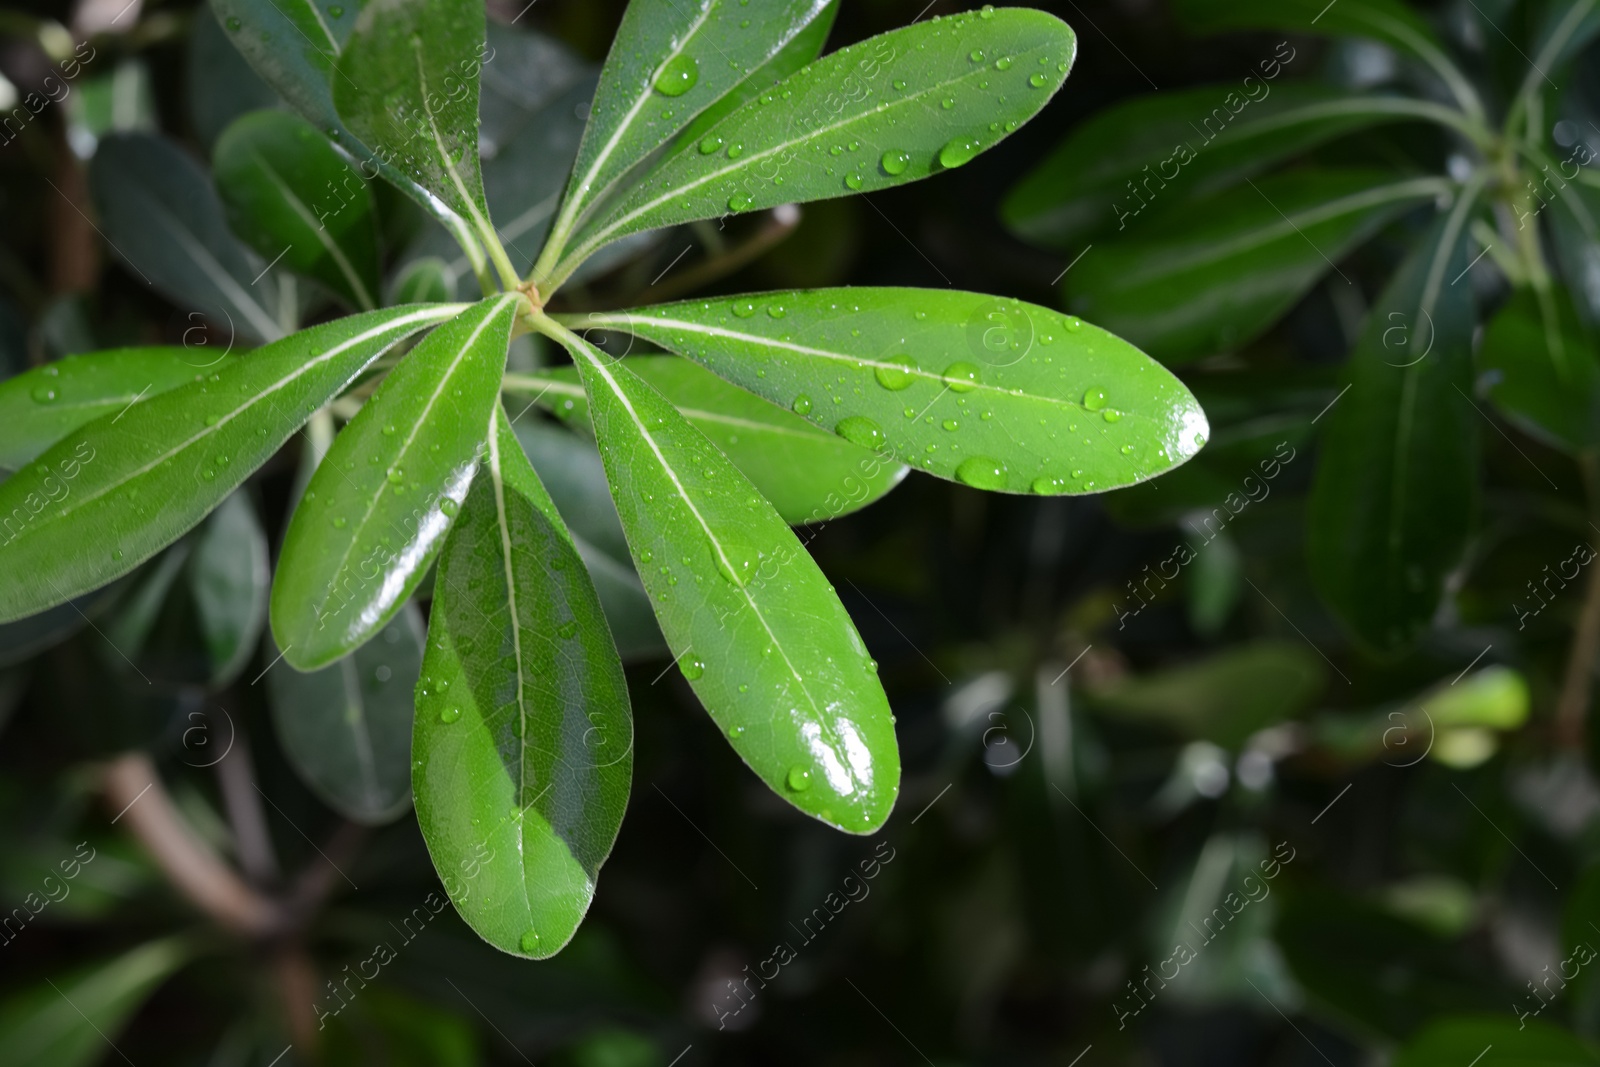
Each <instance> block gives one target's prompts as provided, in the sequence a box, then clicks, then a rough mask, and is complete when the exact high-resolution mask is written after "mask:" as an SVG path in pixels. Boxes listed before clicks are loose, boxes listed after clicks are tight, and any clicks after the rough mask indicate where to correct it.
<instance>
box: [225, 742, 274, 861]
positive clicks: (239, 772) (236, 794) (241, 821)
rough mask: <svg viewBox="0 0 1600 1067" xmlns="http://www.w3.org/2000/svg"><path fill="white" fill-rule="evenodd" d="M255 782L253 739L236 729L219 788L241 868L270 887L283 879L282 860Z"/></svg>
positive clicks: (226, 756)
mask: <svg viewBox="0 0 1600 1067" xmlns="http://www.w3.org/2000/svg"><path fill="white" fill-rule="evenodd" d="M254 783H255V770H254V769H253V767H252V766H251V760H250V743H249V740H248V739H247V738H246V736H245V733H244V731H243V730H236V731H235V732H234V736H233V747H231V748H229V749H228V752H227V754H226V755H224V756H223V757H222V758H221V759H220V760H218V761H217V785H218V786H219V787H220V788H221V790H222V803H223V805H224V806H225V807H226V808H227V809H228V823H229V825H231V826H232V827H233V841H234V847H235V849H236V850H237V852H238V856H239V866H240V867H241V868H242V869H243V870H244V874H245V877H246V878H248V879H250V881H251V882H253V883H254V884H256V885H258V886H270V885H275V884H276V883H277V881H278V878H279V871H278V857H277V855H276V854H275V853H274V852H273V851H272V835H271V834H270V833H269V832H268V830H267V815H266V812H265V811H263V810H262V808H261V799H260V796H259V795H258V794H257V793H256V790H255V784H254Z"/></svg>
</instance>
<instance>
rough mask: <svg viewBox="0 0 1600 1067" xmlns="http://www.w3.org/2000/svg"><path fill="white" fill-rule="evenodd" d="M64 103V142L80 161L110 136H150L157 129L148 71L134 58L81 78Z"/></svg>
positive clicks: (152, 91)
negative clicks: (65, 121) (134, 133)
mask: <svg viewBox="0 0 1600 1067" xmlns="http://www.w3.org/2000/svg"><path fill="white" fill-rule="evenodd" d="M64 103H65V104H66V110H67V123H66V127H67V143H68V144H69V145H71V146H72V150H73V152H74V153H76V154H77V156H78V158H80V159H88V158H90V157H91V156H93V155H94V154H95V151H96V150H97V148H98V146H99V145H100V142H101V141H102V140H103V139H105V138H106V137H108V136H110V135H112V134H114V133H133V132H135V131H140V132H145V133H152V134H153V133H155V132H156V130H157V129H158V125H157V119H156V99H155V91H154V89H152V87H151V85H150V68H149V67H148V66H147V65H146V64H145V62H144V60H142V59H140V58H138V57H137V56H129V57H126V58H124V59H121V60H119V61H118V62H117V64H116V66H115V67H113V68H112V70H111V72H110V73H108V74H94V75H91V76H90V77H87V78H84V79H83V81H81V82H79V83H78V84H77V86H76V91H75V92H71V95H69V96H67V97H66V98H65V100H64Z"/></svg>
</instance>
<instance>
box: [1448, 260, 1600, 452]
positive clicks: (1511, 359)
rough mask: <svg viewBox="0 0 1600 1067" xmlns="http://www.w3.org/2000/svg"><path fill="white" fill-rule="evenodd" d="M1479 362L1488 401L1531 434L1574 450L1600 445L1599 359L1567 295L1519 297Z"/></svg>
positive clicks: (1487, 339) (1556, 291)
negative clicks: (1487, 384) (1486, 387)
mask: <svg viewBox="0 0 1600 1067" xmlns="http://www.w3.org/2000/svg"><path fill="white" fill-rule="evenodd" d="M1478 361H1479V365H1480V366H1481V367H1482V369H1483V370H1484V371H1485V372H1487V376H1488V378H1489V380H1490V385H1489V389H1488V393H1489V398H1490V399H1491V400H1493V401H1494V403H1495V406H1497V407H1499V408H1500V409H1501V410H1502V411H1503V412H1505V414H1506V415H1507V417H1508V418H1510V419H1511V421H1512V422H1514V423H1516V424H1517V425H1518V426H1519V427H1520V428H1521V429H1523V430H1524V431H1525V432H1527V433H1529V434H1531V435H1532V436H1534V437H1537V438H1539V439H1540V440H1543V441H1545V442H1546V443H1548V444H1550V445H1552V446H1553V447H1556V448H1562V449H1565V450H1567V451H1569V452H1581V451H1583V450H1584V449H1586V448H1590V447H1592V446H1594V445H1597V444H1600V360H1597V358H1596V350H1595V343H1594V339H1593V337H1592V336H1591V335H1590V334H1589V332H1588V331H1587V330H1586V329H1585V328H1584V326H1583V324H1582V323H1581V322H1580V321H1579V319H1578V314H1577V310H1576V309H1575V308H1574V307H1573V304H1572V299H1571V297H1569V296H1568V295H1567V293H1566V290H1564V289H1561V288H1559V287H1551V288H1549V289H1547V290H1545V291H1544V292H1537V291H1535V290H1532V289H1524V290H1521V291H1519V292H1517V293H1516V294H1514V295H1513V296H1512V298H1511V300H1510V301H1509V302H1508V303H1507V304H1506V305H1505V306H1504V307H1503V308H1501V309H1500V311H1499V312H1498V313H1497V314H1496V315H1495V317H1494V319H1493V321H1491V322H1490V323H1489V329H1488V332H1487V333H1486V334H1485V335H1484V338H1483V347H1482V350H1481V351H1480V352H1479V354H1478Z"/></svg>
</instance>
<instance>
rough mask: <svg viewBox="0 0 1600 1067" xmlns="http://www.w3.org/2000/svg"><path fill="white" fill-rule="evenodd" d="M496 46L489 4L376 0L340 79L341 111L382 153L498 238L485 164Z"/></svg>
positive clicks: (365, 11)
mask: <svg viewBox="0 0 1600 1067" xmlns="http://www.w3.org/2000/svg"><path fill="white" fill-rule="evenodd" d="M308 2H309V0H308ZM487 54H488V45H487V43H486V42H485V39H484V13H483V7H482V5H480V4H476V3H456V2H437V0H367V3H365V4H364V5H363V7H362V9H361V14H360V15H359V16H358V17H357V19H356V23H355V29H354V32H352V33H351V35H350V39H349V40H348V41H347V42H346V44H345V47H344V50H343V51H342V52H341V53H340V55H339V58H338V60H337V62H336V66H335V71H334V78H333V82H332V85H333V102H334V106H335V107H336V108H337V110H338V113H339V115H340V116H341V117H342V118H343V119H344V121H345V123H346V125H348V126H349V128H350V131H351V132H352V133H354V134H355V135H356V136H357V137H358V138H360V139H361V140H362V142H364V143H365V144H366V145H367V146H368V147H369V148H370V149H371V150H372V151H373V153H374V154H375V155H376V156H377V158H379V159H380V160H382V161H383V162H384V163H385V164H386V165H388V166H390V167H393V168H395V169H396V170H398V171H399V172H400V173H402V174H404V175H405V176H406V177H407V178H409V179H410V180H411V181H413V182H415V183H416V184H417V185H419V186H420V187H422V188H423V189H426V190H427V191H428V192H429V193H431V194H432V195H433V196H434V197H437V198H438V199H439V201H441V202H442V203H444V204H445V205H447V206H448V207H449V209H450V210H451V211H453V212H454V213H455V214H456V215H458V216H459V217H461V218H462V219H465V220H467V221H468V222H469V223H470V224H471V225H472V227H473V229H474V230H475V231H476V232H477V233H478V234H479V235H481V236H487V237H488V238H489V239H490V240H492V239H493V227H492V226H490V224H489V208H488V205H487V204H486V203H485V202H484V197H483V175H482V173H481V171H480V170H479V166H478V76H479V73H480V72H481V70H482V67H483V57H484V56H485V55H487Z"/></svg>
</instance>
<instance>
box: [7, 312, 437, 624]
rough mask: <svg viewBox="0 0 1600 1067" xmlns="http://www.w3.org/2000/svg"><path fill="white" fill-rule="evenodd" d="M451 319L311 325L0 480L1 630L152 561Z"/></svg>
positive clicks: (408, 315)
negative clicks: (353, 390)
mask: <svg viewBox="0 0 1600 1067" xmlns="http://www.w3.org/2000/svg"><path fill="white" fill-rule="evenodd" d="M459 312H460V308H459V307H458V306H451V305H446V306H445V307H443V308H438V307H420V308H419V307H416V306H411V307H405V308H393V309H390V310H386V311H375V312H369V313H368V314H365V315H353V316H351V317H350V318H347V319H341V320H339V321H338V322H330V323H327V324H325V325H322V326H314V327H312V328H311V329H309V330H302V331H300V332H299V333H296V334H294V335H292V336H290V337H286V338H284V339H283V340H282V341H279V342H277V343H276V344H272V345H268V346H266V347H265V348H261V349H258V350H256V351H255V352H252V353H251V354H250V358H249V359H242V360H239V361H237V362H235V363H231V364H228V365H226V366H224V367H223V368H222V369H221V370H220V371H218V372H217V373H216V374H215V375H213V376H212V377H214V378H216V381H212V380H211V379H210V378H208V379H207V380H205V381H203V382H192V383H190V384H188V385H184V386H179V387H178V388H176V389H173V390H170V391H169V392H166V393H162V394H161V395H160V396H156V397H152V398H150V399H148V400H143V401H141V402H140V403H138V404H135V405H134V406H133V407H131V408H129V409H128V411H127V413H126V414H124V415H121V416H102V417H101V418H100V419H98V420H96V421H95V422H92V423H89V424H88V425H86V426H84V427H83V428H82V429H80V430H77V431H74V432H73V433H72V434H70V435H69V436H67V437H66V438H64V439H63V440H62V441H60V442H59V443H57V444H56V445H54V446H52V447H51V448H50V449H49V450H47V451H46V452H45V453H44V454H43V455H42V456H40V457H39V459H38V460H37V461H35V462H34V463H32V464H30V465H29V466H28V467H27V468H25V469H24V470H22V471H19V472H18V473H17V474H15V475H13V476H12V477H11V478H10V479H8V480H7V481H6V482H5V483H4V484H0V535H4V537H5V541H4V542H3V546H4V548H5V551H6V561H7V562H6V567H5V568H4V569H3V570H0V622H9V621H10V620H12V619H18V618H21V617H22V616H24V615H31V614H33V613H35V612H38V611H43V610H44V609H45V608H47V607H50V606H52V605H55V604H59V603H62V602H63V601H66V600H67V599H69V598H71V597H74V596H77V595H79V594H81V593H86V592H88V591H89V590H91V589H94V588H96V587H98V586H101V585H104V584H106V583H107V582H109V581H111V580H112V579H113V578H117V577H120V576H121V575H124V574H126V573H127V572H129V571H131V570H132V569H133V568H135V567H137V566H138V565H139V564H140V563H143V562H144V561H145V560H147V559H149V558H150V557H151V556H153V555H155V554H156V553H157V552H159V551H160V550H161V549H163V548H165V547H166V546H167V545H169V544H171V543H172V542H173V541H174V540H176V539H177V538H179V537H180V536H182V535H183V534H184V533H186V532H188V531H189V530H190V529H191V528H193V527H194V526H195V525H196V524H197V523H198V522H199V521H200V520H201V519H203V518H204V517H205V516H206V515H207V513H209V512H210V511H211V509H212V508H215V507H216V506H217V505H218V504H220V503H222V501H223V500H224V499H226V498H227V496H228V495H229V494H230V493H232V492H233V491H234V490H235V489H237V488H238V487H239V485H240V484H241V483H243V481H244V480H245V479H246V478H248V477H249V476H250V474H251V472H253V471H254V470H255V469H256V468H257V467H259V466H261V464H263V463H265V462H266V461H267V460H268V459H270V458H271V457H272V455H273V454H274V453H276V452H277V451H278V449H279V448H281V447H283V443H284V442H285V441H287V440H288V439H289V437H290V436H291V435H293V434H294V432H295V431H296V430H298V429H299V428H300V427H301V426H302V425H303V424H304V423H305V421H306V419H308V418H310V417H311V413H312V412H314V411H316V410H317V409H318V408H320V407H321V406H322V405H324V404H326V403H327V402H328V401H329V400H331V399H333V397H334V396H335V395H337V394H338V392H339V391H340V390H341V389H343V388H344V387H345V386H346V385H347V384H349V382H350V381H351V379H352V378H354V377H355V376H356V374H357V373H359V372H360V370H361V368H363V367H365V366H366V365H367V364H368V363H370V362H372V360H374V359H376V358H377V357H378V356H379V355H380V354H382V353H383V352H384V351H386V350H387V349H388V348H389V347H390V346H391V345H393V344H395V343H396V342H397V341H399V340H401V339H402V338H404V337H407V336H409V335H411V334H413V333H415V332H416V331H417V330H420V329H423V328H424V327H427V326H431V325H433V324H434V323H436V322H439V321H440V320H441V319H445V318H448V317H450V316H453V315H456V314H458V313H459ZM63 545H71V546H73V551H72V552H71V553H63V552H62V551H61V547H62V546H63Z"/></svg>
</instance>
